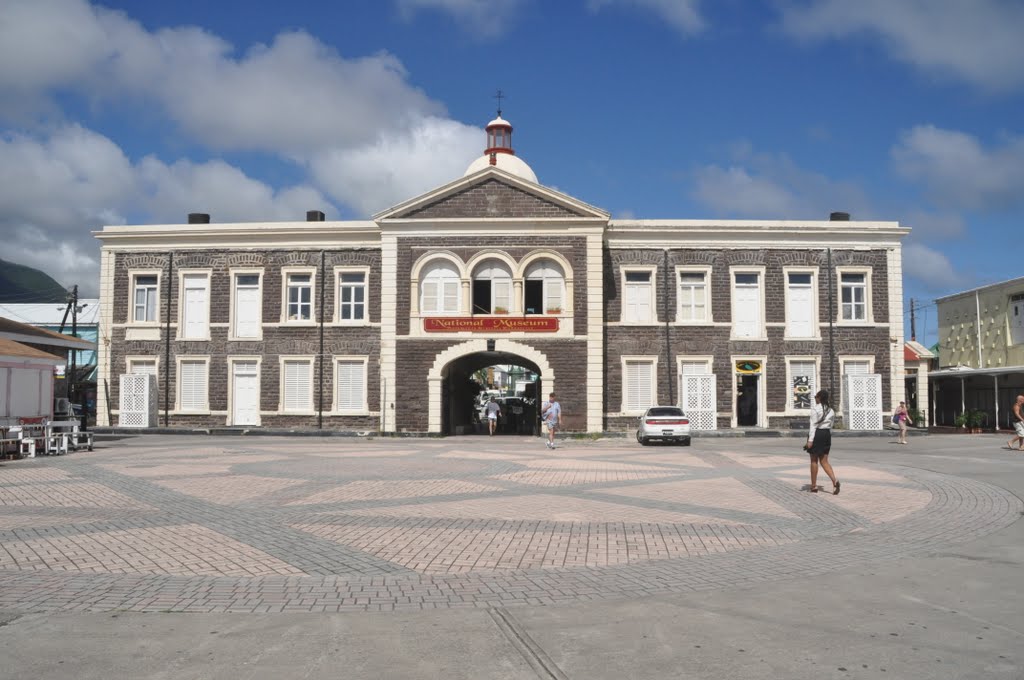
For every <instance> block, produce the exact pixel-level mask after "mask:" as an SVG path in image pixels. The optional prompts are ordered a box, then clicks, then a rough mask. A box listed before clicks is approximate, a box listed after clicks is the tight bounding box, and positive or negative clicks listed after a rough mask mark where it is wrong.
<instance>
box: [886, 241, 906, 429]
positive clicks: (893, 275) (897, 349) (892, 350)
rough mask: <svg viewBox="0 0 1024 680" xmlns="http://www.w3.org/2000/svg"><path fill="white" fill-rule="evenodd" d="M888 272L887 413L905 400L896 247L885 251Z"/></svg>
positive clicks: (898, 248) (900, 286)
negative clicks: (888, 398) (890, 395)
mask: <svg viewBox="0 0 1024 680" xmlns="http://www.w3.org/2000/svg"><path fill="white" fill-rule="evenodd" d="M885 254H886V265H887V267H886V269H887V270H888V271H889V340H890V342H889V366H890V374H889V380H890V385H891V394H892V404H885V405H883V407H882V408H883V409H885V410H886V411H887V412H888V411H889V409H893V408H895V407H896V406H898V405H899V403H900V402H901V401H905V400H906V383H905V382H904V381H905V375H904V370H903V369H904V364H903V343H904V339H903V253H902V247H901V246H900V245H896V246H894V247H893V248H891V249H889V250H887V251H885Z"/></svg>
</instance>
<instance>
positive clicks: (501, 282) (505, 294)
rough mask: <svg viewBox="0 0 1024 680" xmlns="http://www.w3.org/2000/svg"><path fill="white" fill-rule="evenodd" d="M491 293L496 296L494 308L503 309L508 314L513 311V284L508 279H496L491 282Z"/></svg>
mask: <svg viewBox="0 0 1024 680" xmlns="http://www.w3.org/2000/svg"><path fill="white" fill-rule="evenodd" d="M491 291H492V294H493V296H494V307H492V308H491V309H496V308H498V307H503V308H504V309H505V311H506V312H511V311H512V282H511V281H509V280H507V279H494V280H492V281H491Z"/></svg>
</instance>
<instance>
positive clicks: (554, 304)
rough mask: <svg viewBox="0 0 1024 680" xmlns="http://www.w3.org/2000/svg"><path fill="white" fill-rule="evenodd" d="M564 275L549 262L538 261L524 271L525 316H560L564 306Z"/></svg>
mask: <svg viewBox="0 0 1024 680" xmlns="http://www.w3.org/2000/svg"><path fill="white" fill-rule="evenodd" d="M564 296H565V273H564V272H563V271H562V268H561V267H560V266H559V265H558V264H557V263H555V262H552V261H551V260H539V261H537V262H534V263H533V264H531V265H530V266H529V267H528V268H527V270H526V277H525V280H524V281H523V311H524V312H525V313H526V314H561V313H562V310H563V309H564V307H565V305H564V303H563V298H564Z"/></svg>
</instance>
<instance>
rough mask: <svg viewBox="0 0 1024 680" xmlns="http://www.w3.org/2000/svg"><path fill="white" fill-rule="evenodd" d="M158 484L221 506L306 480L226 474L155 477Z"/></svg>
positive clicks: (250, 498) (256, 496) (257, 496)
mask: <svg viewBox="0 0 1024 680" xmlns="http://www.w3.org/2000/svg"><path fill="white" fill-rule="evenodd" d="M154 483H155V484H159V485H160V486H163V487H166V488H168V489H173V490H174V491H178V492H180V493H183V494H187V495H189V496H195V497H196V498H202V499H204V500H208V501H210V502H213V503H219V504H221V505H230V504H232V503H237V502H240V501H248V500H252V499H253V498H259V497H260V496H263V495H264V494H267V493H271V492H274V491H278V490H280V489H285V488H288V487H289V486H295V485H296V484H303V483H305V482H304V481H303V480H301V479H279V478H276V477H257V476H255V475H227V476H224V477H205V478H196V479H189V478H184V479H182V478H177V479H161V480H156V481H155V482H154Z"/></svg>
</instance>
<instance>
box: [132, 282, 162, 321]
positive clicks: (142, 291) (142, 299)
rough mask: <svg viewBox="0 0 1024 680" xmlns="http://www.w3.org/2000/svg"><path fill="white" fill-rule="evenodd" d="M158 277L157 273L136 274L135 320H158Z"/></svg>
mask: <svg viewBox="0 0 1024 680" xmlns="http://www.w3.org/2000/svg"><path fill="white" fill-rule="evenodd" d="M157 283H158V277H157V275H156V274H136V275H135V277H134V283H133V287H134V296H135V307H134V310H135V311H134V313H133V314H132V320H133V321H156V308H157V304H158V300H159V298H158V297H157V290H158V287H157Z"/></svg>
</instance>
